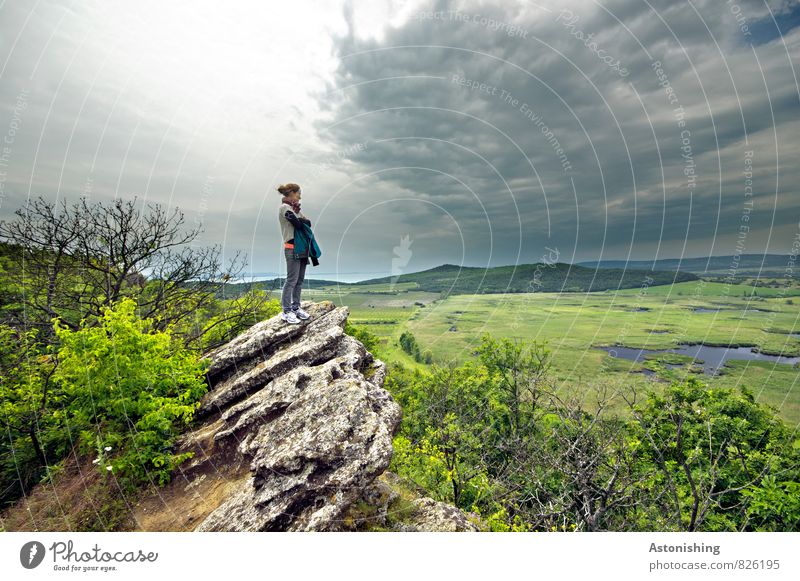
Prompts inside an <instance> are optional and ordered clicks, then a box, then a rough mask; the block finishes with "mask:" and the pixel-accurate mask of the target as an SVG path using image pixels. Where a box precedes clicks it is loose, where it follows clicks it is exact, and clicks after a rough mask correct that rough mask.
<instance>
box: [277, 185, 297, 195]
mask: <svg viewBox="0 0 800 581" xmlns="http://www.w3.org/2000/svg"><path fill="white" fill-rule="evenodd" d="M297 191H300V186H298V185H297V184H295V183H292V182H289V183H288V184H281V185H280V186H278V193H279V194H281V195H282V196H285V195H286V194H290V193H292V192H297Z"/></svg>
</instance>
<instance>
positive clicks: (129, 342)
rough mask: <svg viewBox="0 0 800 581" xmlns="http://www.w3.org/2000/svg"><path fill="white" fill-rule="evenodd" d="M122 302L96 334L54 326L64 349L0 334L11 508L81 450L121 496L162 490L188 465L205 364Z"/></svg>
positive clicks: (31, 335) (0, 395)
mask: <svg viewBox="0 0 800 581" xmlns="http://www.w3.org/2000/svg"><path fill="white" fill-rule="evenodd" d="M135 306H136V305H135V303H134V302H133V301H132V300H131V299H127V298H126V299H123V300H122V301H120V303H119V304H118V305H115V306H114V308H111V307H106V308H105V309H104V310H103V315H102V317H101V319H100V320H99V321H98V324H96V325H90V324H88V323H86V322H85V323H84V325H83V326H82V327H81V328H80V329H78V330H77V331H73V330H71V329H69V328H67V327H66V326H64V325H61V324H60V323H59V322H58V321H57V320H56V321H55V333H56V336H57V338H58V340H59V343H58V346H54V345H50V346H46V347H45V346H43V345H40V344H38V343H36V341H35V335H36V331H30V332H28V333H25V334H20V333H19V332H17V331H15V330H14V329H11V328H9V327H5V326H4V327H2V328H0V365H2V373H0V378H2V379H1V380H0V402H2V407H1V408H0V410H1V411H2V418H3V422H4V426H5V427H6V432H7V435H8V437H7V438H4V439H3V441H2V447H3V449H2V452H3V453H2V455H1V456H2V458H3V460H2V465H1V466H0V470H2V473H1V477H2V480H0V483H1V484H2V485H3V487H4V490H5V493H4V494H3V498H2V500H3V501H4V502H8V501H11V500H13V499H14V498H16V497H17V496H19V495H20V494H21V493H23V492H24V491H26V490H27V489H28V488H29V487H30V486H31V485H32V484H35V483H36V481H37V480H38V479H40V478H43V477H47V476H48V475H49V473H48V472H47V470H46V469H45V467H47V466H50V467H52V466H56V465H57V464H58V463H59V461H61V460H62V459H63V458H64V457H65V456H66V454H67V453H68V452H69V451H70V450H72V449H73V448H76V449H77V451H78V452H79V453H80V454H93V455H94V454H95V453H96V455H97V458H96V460H95V462H96V464H97V468H98V470H102V471H104V472H109V473H113V475H114V476H115V477H116V478H117V482H118V484H119V485H120V486H122V487H123V488H125V489H127V490H129V491H130V490H133V489H135V488H136V487H137V486H141V485H142V484H144V483H148V482H153V483H158V484H164V483H165V482H167V481H168V480H169V478H170V473H171V471H172V470H173V469H174V468H175V466H177V465H178V464H179V463H180V462H182V461H183V460H185V459H186V458H187V455H178V454H175V453H174V452H173V450H172V447H173V444H174V439H175V437H176V436H177V435H178V434H180V432H181V430H182V429H183V428H184V427H185V426H186V425H188V423H189V422H190V421H191V419H192V416H193V413H194V410H195V409H196V408H197V405H198V402H199V400H200V398H201V397H202V395H203V394H204V393H205V392H206V390H207V385H206V383H205V380H204V374H205V368H206V367H207V364H208V362H207V360H200V359H199V358H198V356H197V355H196V354H195V353H193V352H191V351H189V350H187V349H185V348H184V347H183V346H182V345H181V343H180V342H179V341H177V340H176V339H175V338H174V337H173V336H172V334H171V333H170V331H169V330H166V331H155V330H153V329H152V322H149V321H143V320H141V319H140V318H139V317H138V316H137V315H136V314H135V312H134V311H135Z"/></svg>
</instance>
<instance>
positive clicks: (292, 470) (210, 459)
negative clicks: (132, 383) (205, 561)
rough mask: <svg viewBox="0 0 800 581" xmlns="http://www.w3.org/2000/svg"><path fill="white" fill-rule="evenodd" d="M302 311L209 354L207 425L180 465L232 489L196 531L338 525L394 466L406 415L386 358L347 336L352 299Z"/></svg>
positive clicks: (190, 476)
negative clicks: (295, 318) (389, 382)
mask: <svg viewBox="0 0 800 581" xmlns="http://www.w3.org/2000/svg"><path fill="white" fill-rule="evenodd" d="M302 307H303V308H304V309H305V310H306V311H307V312H308V313H309V315H311V317H310V318H309V319H307V320H304V321H302V322H301V324H297V325H290V324H288V323H286V322H284V321H283V320H282V319H281V318H280V316H279V315H278V316H275V317H272V318H271V319H268V320H265V321H262V322H260V323H258V324H256V325H254V326H253V327H251V328H250V329H249V330H248V331H246V332H245V333H243V334H242V335H240V336H238V337H237V338H236V339H234V340H233V341H231V342H230V343H227V344H226V345H223V346H222V347H220V348H218V349H216V350H214V351H212V352H210V353H207V354H206V355H205V357H207V358H209V359H210V360H211V365H210V366H209V369H208V371H207V374H208V378H209V381H210V383H211V385H212V386H213V387H212V389H210V390H209V392H208V393H207V394H206V396H205V397H204V398H203V400H202V401H201V406H200V408H199V409H198V411H197V414H196V416H197V417H198V418H201V419H203V421H204V422H205V423H204V425H203V426H202V427H201V428H199V429H197V430H195V431H193V432H191V433H189V434H187V435H185V436H184V438H182V441H181V449H182V451H185V450H194V451H195V457H194V458H192V459H191V460H189V461H187V462H186V463H185V464H184V465H183V466H182V469H181V472H182V473H183V476H184V477H185V478H186V479H187V480H194V478H196V477H197V476H198V475H199V474H201V473H203V474H211V475H212V476H218V475H220V474H225V475H227V476H226V478H227V482H228V486H227V488H226V490H225V494H224V495H222V496H223V497H222V498H220V499H219V500H220V502H219V503H218V505H217V506H215V507H208V508H209V509H211V510H210V511H208V513H207V514H204V515H202V520H200V522H199V523H198V524H196V526H195V527H194V530H196V531H323V530H336V529H337V527H338V520H339V518H340V517H341V515H342V513H343V511H345V510H346V509H347V508H348V506H349V505H350V504H351V503H352V502H353V501H354V500H356V499H357V498H359V496H360V495H361V493H362V491H363V490H364V488H365V487H367V486H368V485H369V484H370V483H372V482H373V480H374V479H375V478H376V477H377V476H379V475H380V474H381V473H383V472H384V471H385V470H386V468H387V467H388V466H389V462H390V460H391V457H392V436H393V435H394V433H395V432H396V430H397V428H398V426H399V423H400V417H401V416H400V407H399V406H398V405H397V403H396V402H395V401H394V400H393V399H392V397H391V396H390V395H389V393H388V392H387V391H385V390H384V389H383V380H384V377H385V372H386V367H385V365H384V363H383V362H382V361H380V360H377V359H374V358H373V356H372V355H371V354H370V353H369V352H368V351H367V350H366V349H365V348H364V346H363V345H362V344H361V342H359V341H357V340H356V339H354V338H353V337H350V336H349V335H346V334H345V333H344V326H345V322H346V320H347V316H348V314H349V309H348V307H336V306H335V305H334V304H333V303H332V302H330V301H323V302H320V303H312V302H308V301H305V302H303V304H302ZM245 465H246V466H247V468H248V470H247V471H245V470H244V466H245ZM215 472H216V474H214V473H215ZM212 479H213V478H212ZM198 488H202V486H198ZM198 493H199V494H201V495H202V492H200V491H198ZM196 518H198V517H196Z"/></svg>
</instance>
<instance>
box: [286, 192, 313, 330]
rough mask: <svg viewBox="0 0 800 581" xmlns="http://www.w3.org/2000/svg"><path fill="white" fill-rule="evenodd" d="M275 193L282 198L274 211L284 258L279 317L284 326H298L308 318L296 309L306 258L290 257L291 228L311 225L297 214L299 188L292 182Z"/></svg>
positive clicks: (301, 310)
mask: <svg viewBox="0 0 800 581" xmlns="http://www.w3.org/2000/svg"><path fill="white" fill-rule="evenodd" d="M278 193H280V194H281V196H283V197H282V198H281V205H280V207H279V208H278V223H279V224H280V227H281V235H282V237H283V254H284V256H285V257H286V282H284V284H283V293H282V294H281V307H282V308H283V313H281V318H282V319H283V320H284V321H286V322H287V323H299V322H300V320H301V319H308V317H309V315H308V313H307V312H305V311H304V310H303V309H301V308H300V291H301V290H302V288H303V280H304V279H305V276H306V265H307V264H308V257H303V258H295V257H294V229H295V227H298V228H300V227H301V223H302V222H304V223H306V224H308V225H309V226H311V220H309V219H308V218H306V216H305V215H304V214H303V213H302V212H301V211H300V197H301V192H300V186H298V185H297V184H295V183H288V184H283V185H281V186H279V187H278Z"/></svg>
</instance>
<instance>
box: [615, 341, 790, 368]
mask: <svg viewBox="0 0 800 581" xmlns="http://www.w3.org/2000/svg"><path fill="white" fill-rule="evenodd" d="M600 349H603V350H604V351H606V352H608V354H609V355H611V356H612V357H622V358H623V359H628V360H630V361H637V362H641V361H644V359H645V355H648V354H651V353H679V354H681V355H688V356H689V357H693V358H694V363H696V364H697V365H702V367H703V373H705V374H706V375H715V374H716V373H717V372H718V371H719V368H720V367H722V366H723V365H724V364H725V362H726V361H727V360H729V359H736V360H747V361H749V360H757V361H775V362H776V363H782V364H787V365H794V364H795V363H798V362H800V357H786V356H783V355H765V354H764V353H758V352H756V351H753V350H752V349H751V348H750V347H730V348H728V347H709V346H707V345H686V344H681V345H680V347H678V348H672V349H636V348H632V347H600ZM667 367H670V368H672V367H677V366H676V365H667Z"/></svg>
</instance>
